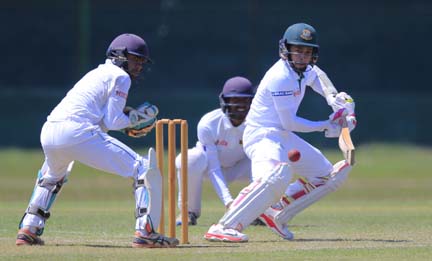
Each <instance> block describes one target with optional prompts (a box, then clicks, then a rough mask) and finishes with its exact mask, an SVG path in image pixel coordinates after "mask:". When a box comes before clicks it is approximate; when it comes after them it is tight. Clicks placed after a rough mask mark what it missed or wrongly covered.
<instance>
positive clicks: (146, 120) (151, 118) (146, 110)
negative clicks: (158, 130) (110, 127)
mask: <svg viewBox="0 0 432 261" xmlns="http://www.w3.org/2000/svg"><path fill="white" fill-rule="evenodd" d="M124 112H125V113H126V114H127V115H128V116H129V121H130V125H129V127H128V128H125V129H123V130H122V132H124V133H125V134H127V135H128V136H130V137H133V138H139V137H142V136H145V135H147V133H149V132H150V131H151V130H152V129H153V128H154V127H155V125H156V121H157V118H156V116H157V115H158V113H159V109H158V108H157V107H156V106H155V105H152V104H150V103H148V102H145V103H143V104H142V105H140V106H138V108H136V109H133V108H131V107H125V109H124Z"/></svg>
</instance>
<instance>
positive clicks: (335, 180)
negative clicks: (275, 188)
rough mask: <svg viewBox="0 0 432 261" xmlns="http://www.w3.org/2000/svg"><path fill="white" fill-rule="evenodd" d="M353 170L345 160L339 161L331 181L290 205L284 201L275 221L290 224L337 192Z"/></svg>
mask: <svg viewBox="0 0 432 261" xmlns="http://www.w3.org/2000/svg"><path fill="white" fill-rule="evenodd" d="M351 169H352V167H351V166H350V165H349V164H348V163H347V162H346V161H345V160H342V161H339V162H338V163H336V164H335V165H334V166H333V172H332V173H331V174H330V177H329V179H328V180H327V182H326V183H325V184H324V185H322V186H319V187H316V188H315V189H313V190H312V191H310V192H309V193H308V194H305V195H304V196H302V197H300V198H298V199H297V200H294V201H291V202H289V203H287V202H285V201H282V202H283V203H282V204H283V209H282V210H281V211H280V212H279V213H278V214H277V215H276V216H275V219H276V220H277V221H278V222H279V223H281V224H286V223H288V221H290V220H291V219H292V218H293V217H294V216H296V215H297V214H298V213H300V212H301V211H303V210H304V209H305V208H307V207H309V206H310V205H312V204H313V203H315V202H317V201H318V200H320V199H321V198H323V197H325V196H326V195H328V194H330V193H331V192H334V191H336V190H337V189H338V188H339V187H340V186H341V185H342V184H343V183H344V181H345V180H346V178H347V177H348V173H349V172H350V171H351Z"/></svg>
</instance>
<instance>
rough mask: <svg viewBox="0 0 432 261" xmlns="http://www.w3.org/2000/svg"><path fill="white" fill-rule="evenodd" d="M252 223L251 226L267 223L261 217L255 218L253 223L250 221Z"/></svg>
mask: <svg viewBox="0 0 432 261" xmlns="http://www.w3.org/2000/svg"><path fill="white" fill-rule="evenodd" d="M250 224H251V226H265V225H266V224H265V223H264V222H262V221H261V219H259V218H256V219H254V221H252V223H250Z"/></svg>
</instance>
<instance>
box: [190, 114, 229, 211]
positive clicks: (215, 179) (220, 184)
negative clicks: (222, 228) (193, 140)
mask: <svg viewBox="0 0 432 261" xmlns="http://www.w3.org/2000/svg"><path fill="white" fill-rule="evenodd" d="M198 140H199V142H200V143H201V144H202V145H203V146H204V150H205V153H206V156H207V161H208V175H209V178H210V181H211V182H212V184H213V187H214V189H215V191H216V194H217V195H218V197H219V199H220V200H221V201H222V202H223V203H224V205H226V204H228V203H229V202H231V201H232V197H231V194H230V192H229V189H228V184H227V182H226V180H225V177H224V175H223V172H222V168H221V164H220V161H219V156H218V151H217V146H216V137H215V135H214V134H213V131H212V130H211V129H210V127H209V126H206V125H205V124H203V123H202V122H200V123H198Z"/></svg>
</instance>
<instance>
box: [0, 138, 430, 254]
mask: <svg viewBox="0 0 432 261" xmlns="http://www.w3.org/2000/svg"><path fill="white" fill-rule="evenodd" d="M325 154H326V155H328V157H329V158H330V159H331V160H332V161H333V162H335V161H337V160H339V159H340V152H338V151H326V152H325ZM42 160H43V154H42V153H41V151H40V150H33V151H28V150H18V149H8V150H3V151H0V164H1V166H2V171H1V175H0V213H1V215H0V259H1V260H25V259H44V260H58V259H65V260H98V259H103V260H125V259H138V258H139V259H142V258H146V257H147V258H151V259H155V260H203V259H205V260H269V259H271V260H287V259H289V260H430V259H431V255H432V222H431V220H432V219H431V217H432V190H431V189H432V175H430V170H429V169H430V166H431V162H432V150H431V149H427V148H419V147H413V146H407V145H385V144H374V145H363V146H360V147H359V148H358V150H357V161H358V164H357V165H356V166H355V168H354V169H353V171H352V173H351V174H350V177H349V179H348V181H347V182H346V183H345V184H344V186H343V187H342V188H341V189H340V190H339V191H337V192H335V193H333V194H331V195H329V196H328V197H327V198H325V199H323V200H321V201H320V202H318V203H316V204H314V205H313V206H311V207H310V208H308V209H306V210H305V211H304V212H303V213H301V214H299V215H298V216H297V217H295V218H294V219H293V220H292V221H291V222H290V228H291V229H292V231H293V232H294V233H295V236H296V239H295V240H294V241H284V240H281V239H280V238H278V237H277V236H276V235H274V234H273V233H272V232H270V231H269V230H268V229H266V228H265V227H249V228H248V229H246V230H245V233H247V234H248V235H249V237H250V242H248V243H244V244H227V243H210V242H207V241H204V240H203V239H202V236H203V234H204V233H205V232H206V231H207V229H208V227H209V226H210V225H211V224H212V223H214V222H217V220H218V219H219V218H220V217H221V216H222V214H223V212H224V207H223V206H222V204H221V203H220V202H219V201H218V199H217V197H216V194H215V193H214V191H213V189H212V188H211V185H210V183H209V182H208V181H207V180H206V181H205V184H204V186H205V187H204V189H203V191H205V192H204V196H203V210H202V211H203V213H202V216H201V218H200V219H199V220H198V222H199V224H198V225H197V226H193V227H190V229H189V240H190V244H188V245H181V246H180V247H178V248H177V249H152V250H148V249H133V248H131V247H130V244H131V240H132V235H133V226H134V200H133V195H132V188H131V180H128V179H123V178H120V177H117V176H115V175H111V174H107V173H102V172H100V171H96V170H93V169H91V168H88V167H86V166H83V165H81V164H76V166H75V168H74V171H73V173H72V175H71V176H70V178H69V182H68V183H67V184H66V185H65V187H64V190H63V191H62V193H61V195H60V196H59V198H58V200H57V202H56V203H55V205H54V207H53V209H52V218H50V219H49V221H48V225H47V228H46V231H45V233H44V235H43V238H44V240H45V241H46V245H45V246H43V247H16V246H15V245H14V242H15V235H16V231H17V223H18V222H19V220H20V218H21V216H22V213H23V211H24V209H25V208H26V206H27V202H28V199H29V197H30V194H31V191H32V187H33V184H34V180H35V177H36V172H37V169H38V168H39V167H40V165H41V163H42ZM244 185H246V183H245V182H236V183H234V184H232V190H233V191H236V192H238V191H239V190H240V189H241V188H242V187H243V186H244ZM177 233H178V234H177V235H179V233H180V230H179V229H177Z"/></svg>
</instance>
